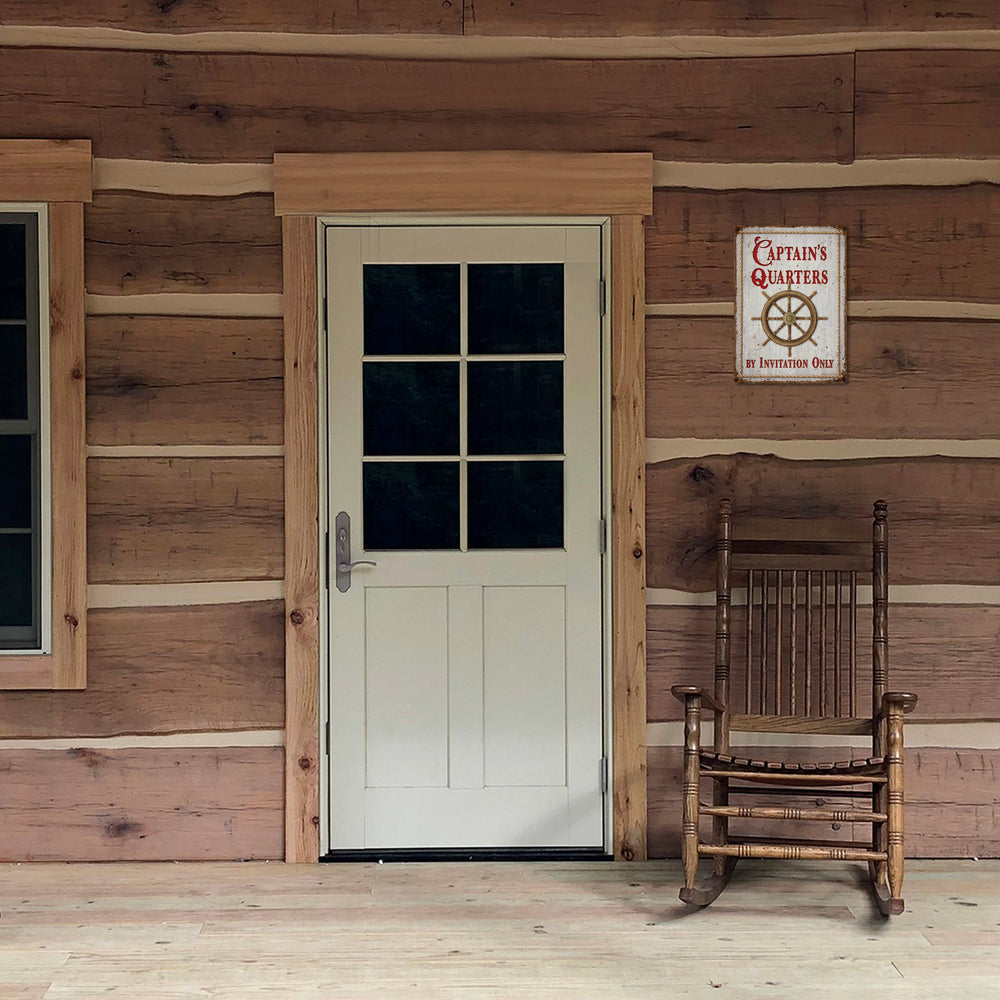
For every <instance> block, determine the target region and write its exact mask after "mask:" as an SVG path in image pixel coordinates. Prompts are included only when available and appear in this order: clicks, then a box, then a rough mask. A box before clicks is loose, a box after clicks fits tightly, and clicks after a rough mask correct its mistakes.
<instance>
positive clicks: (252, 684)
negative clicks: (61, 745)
mask: <svg viewBox="0 0 1000 1000" xmlns="http://www.w3.org/2000/svg"><path fill="white" fill-rule="evenodd" d="M283 617H284V605H283V604H282V602H281V601H260V602H253V603H243V604H216V605H206V606H203V607H178V608H115V609H107V610H98V611H91V612H90V622H89V624H90V630H89V635H88V648H87V668H88V669H87V689H86V690H85V691H30V692H26V691H10V692H5V693H4V695H3V697H2V698H0V739H14V738H17V739H56V738H61V737H66V736H74V737H75V736H80V737H105V736H120V735H124V734H153V733H179V732H216V731H230V730H241V729H281V728H282V727H283V726H284V709H283V704H284V700H283V699H284V693H283V692H284V652H283V638H282V637H283V633H284V629H283V625H282V621H283Z"/></svg>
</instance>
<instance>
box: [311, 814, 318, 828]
mask: <svg viewBox="0 0 1000 1000" xmlns="http://www.w3.org/2000/svg"><path fill="white" fill-rule="evenodd" d="M309 822H310V823H312V825H313V826H319V816H312V817H310V819H309Z"/></svg>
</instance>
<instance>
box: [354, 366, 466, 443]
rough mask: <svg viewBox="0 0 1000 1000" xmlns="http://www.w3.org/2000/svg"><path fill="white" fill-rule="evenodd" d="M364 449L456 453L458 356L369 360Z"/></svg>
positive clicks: (365, 379)
mask: <svg viewBox="0 0 1000 1000" xmlns="http://www.w3.org/2000/svg"><path fill="white" fill-rule="evenodd" d="M364 408H365V445H364V447H365V454H366V455H457V454H458V447H459V446H458V427H459V425H458V362H457V361H454V362H453V361H366V362H365V365H364Z"/></svg>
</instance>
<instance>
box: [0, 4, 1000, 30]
mask: <svg viewBox="0 0 1000 1000" xmlns="http://www.w3.org/2000/svg"><path fill="white" fill-rule="evenodd" d="M943 6H945V5H943V4H942V3H941V2H940V0H915V2H911V3H907V4H905V5H896V4H869V3H862V2H860V0H855V2H849V3H844V2H843V0H811V2H809V3H802V2H801V0H771V2H769V3H767V4H750V3H747V0H713V2H711V3H671V4H664V3H663V2H662V0H630V2H629V3H627V4H613V5H609V4H608V3H607V2H606V0H475V2H474V3H473V2H472V0H466V14H465V32H466V34H469V35H552V36H557V37H558V36H566V35H576V36H588V37H589V36H601V35H683V34H698V35H755V36H773V35H794V34H810V33H813V32H830V31H857V30H882V31H886V30H897V31H898V30H905V31H933V30H935V29H938V30H941V29H947V28H952V29H954V28H958V27H961V28H997V27H1000V14H998V12H997V9H996V6H995V4H994V3H993V2H992V0H964V2H959V3H949V4H948V5H947V10H942V7H943ZM22 16H33V15H22ZM12 23H13V22H12ZM20 23H26V24H30V23H34V22H33V21H30V20H29V21H23V22H20Z"/></svg>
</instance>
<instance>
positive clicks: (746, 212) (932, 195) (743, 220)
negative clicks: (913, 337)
mask: <svg viewBox="0 0 1000 1000" xmlns="http://www.w3.org/2000/svg"><path fill="white" fill-rule="evenodd" d="M653 209H654V214H653V218H652V219H650V220H648V222H647V225H646V300H647V302H698V301H719V300H728V301H730V302H731V301H733V298H734V294H735V293H734V274H735V256H734V255H735V240H734V238H733V233H734V231H735V230H736V229H737V228H739V227H740V226H809V225H826V226H841V227H843V228H845V229H846V230H847V255H846V259H847V296H848V301H852V300H857V299H945V300H947V299H955V300H957V301H960V302H963V301H964V302H998V301H1000V284H998V283H997V282H996V280H994V272H995V263H996V260H997V258H998V256H1000V187H997V186H996V185H992V184H970V185H965V186H962V187H935V188H933V189H925V188H911V187H901V188H891V187H884V188H840V189H836V190H822V191H690V190H678V191H674V190H669V189H664V188H660V189H657V191H656V192H655V194H654V197H653Z"/></svg>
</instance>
